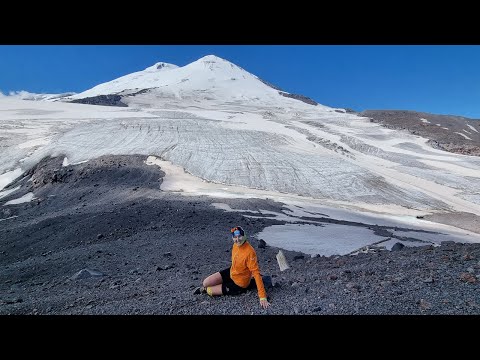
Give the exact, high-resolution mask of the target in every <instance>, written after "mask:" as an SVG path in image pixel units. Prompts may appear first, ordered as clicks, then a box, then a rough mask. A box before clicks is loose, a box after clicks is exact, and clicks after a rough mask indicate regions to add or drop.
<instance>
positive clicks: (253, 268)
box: [230, 241, 267, 299]
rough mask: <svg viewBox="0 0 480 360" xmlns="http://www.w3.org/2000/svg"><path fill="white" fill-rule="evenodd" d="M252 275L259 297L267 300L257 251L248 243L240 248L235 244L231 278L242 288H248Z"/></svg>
mask: <svg viewBox="0 0 480 360" xmlns="http://www.w3.org/2000/svg"><path fill="white" fill-rule="evenodd" d="M252 274H253V277H254V278H255V283H256V284H257V290H258V297H259V298H260V299H262V298H264V299H266V298H267V293H266V291H265V286H264V285H263V280H262V275H261V274H260V268H259V267H258V262H257V254H256V252H255V249H254V248H253V247H252V245H250V244H249V243H248V241H245V242H244V243H243V244H242V245H240V246H238V245H236V244H233V247H232V266H231V267H230V277H231V278H232V280H233V282H234V283H235V284H237V285H238V286H240V287H242V288H246V287H247V286H248V285H249V284H250V280H251V279H252Z"/></svg>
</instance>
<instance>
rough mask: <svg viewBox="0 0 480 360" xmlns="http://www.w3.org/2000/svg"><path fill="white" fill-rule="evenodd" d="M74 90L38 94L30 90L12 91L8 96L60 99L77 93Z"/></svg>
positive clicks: (41, 99)
mask: <svg viewBox="0 0 480 360" xmlns="http://www.w3.org/2000/svg"><path fill="white" fill-rule="evenodd" d="M75 94H76V93H74V92H66V93H61V94H37V93H31V92H28V91H12V92H10V93H9V94H8V96H10V97H12V98H17V99H22V100H32V101H58V100H62V99H64V98H68V97H70V96H73V95H75Z"/></svg>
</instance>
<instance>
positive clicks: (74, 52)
mask: <svg viewBox="0 0 480 360" xmlns="http://www.w3.org/2000/svg"><path fill="white" fill-rule="evenodd" d="M210 54H213V55H217V56H219V57H222V58H224V59H226V60H229V61H231V62H233V63H235V64H237V65H239V66H241V67H242V68H244V69H245V70H247V71H249V72H251V73H253V74H254V75H257V76H259V77H260V78H262V79H264V80H266V81H268V82H270V83H272V84H274V85H276V86H279V87H280V88H282V89H283V90H285V91H288V92H291V93H297V94H302V95H305V96H308V97H310V98H312V99H314V100H316V101H317V102H319V103H321V104H323V105H327V106H332V107H341V108H351V109H354V110H357V111H362V110H366V109H402V110H416V111H425V112H431V113H436V114H452V115H461V116H466V117H471V118H478V119H480V66H479V64H480V46H478V45H469V46H460V45H437V46H430V45H412V46H405V45H388V46H387V45H351V46H349V45H178V46H176V45H92V46H90V45H88V46H87V45H32V46H26V45H0V91H2V92H3V93H4V94H7V93H8V92H10V91H20V90H26V91H29V92H34V93H61V92H67V91H74V92H81V91H84V90H87V89H89V88H91V87H93V86H95V85H98V84H100V83H103V82H106V81H110V80H113V79H114V78H117V77H119V76H123V75H126V74H129V73H131V72H135V71H140V70H143V69H144V68H146V67H148V66H151V65H153V64H154V63H156V62H159V61H164V62H168V63H173V64H175V65H178V66H184V65H186V64H188V63H190V62H192V61H195V60H197V59H198V58H200V57H202V56H205V55H210Z"/></svg>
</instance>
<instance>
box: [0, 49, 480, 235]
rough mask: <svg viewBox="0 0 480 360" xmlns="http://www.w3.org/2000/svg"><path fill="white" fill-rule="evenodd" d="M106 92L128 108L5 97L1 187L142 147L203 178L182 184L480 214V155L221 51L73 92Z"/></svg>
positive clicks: (401, 218)
mask: <svg viewBox="0 0 480 360" xmlns="http://www.w3.org/2000/svg"><path fill="white" fill-rule="evenodd" d="M102 97H104V98H105V99H107V98H108V99H110V100H112V99H113V100H112V101H114V102H121V103H122V104H126V105H128V107H124V108H121V107H111V106H109V107H107V106H91V105H85V104H76V103H65V102H53V103H52V102H35V103H32V102H27V101H21V100H17V99H8V98H7V97H4V98H0V110H1V111H0V130H1V132H2V137H1V138H0V145H1V146H2V154H1V155H0V190H2V188H5V187H7V186H8V184H9V183H11V182H12V181H13V180H14V179H15V178H17V177H19V176H21V175H22V174H24V173H25V171H26V170H28V169H30V168H32V167H33V166H34V165H35V164H37V163H38V162H39V161H40V160H41V159H43V158H45V157H48V156H62V157H65V161H64V165H68V164H76V163H79V162H82V161H87V160H90V159H94V158H97V157H99V156H102V155H131V154H143V155H148V156H151V157H154V158H156V159H158V160H159V161H168V162H170V163H171V164H173V166H177V167H180V168H181V169H182V171H185V172H186V173H187V174H190V175H192V176H193V177H194V178H195V179H196V180H198V182H199V184H197V185H195V186H192V187H188V186H185V185H184V184H182V185H181V186H178V189H181V191H182V193H188V192H189V191H191V192H196V193H200V194H207V195H212V194H214V195H215V196H219V194H223V195H222V196H225V194H228V195H226V196H247V197H248V196H251V197H254V196H264V197H268V198H273V199H276V200H277V201H282V202H287V201H293V200H292V199H295V201H297V204H298V202H299V203H302V204H304V205H302V208H304V209H305V208H307V205H305V204H313V203H315V204H317V205H319V204H321V206H328V207H331V208H333V209H344V210H345V209H346V210H345V211H349V212H351V213H355V214H357V215H358V212H361V213H362V214H369V215H368V216H371V218H372V219H374V220H372V222H373V223H375V224H378V223H379V222H381V221H383V220H379V219H380V218H383V219H385V217H392V216H393V217H395V221H396V222H397V223H398V224H402V223H403V224H409V225H410V226H411V225H412V224H414V223H415V224H416V222H417V221H418V220H416V217H415V216H420V215H421V216H423V215H425V214H433V213H437V212H463V213H470V214H474V215H475V216H480V192H479V191H480V190H479V189H480V158H479V157H474V156H465V155H459V154H452V153H448V152H445V151H442V150H440V149H435V148H432V147H431V146H430V145H429V144H428V143H427V142H428V139H426V138H424V137H420V136H415V135H412V134H409V133H407V132H406V131H401V130H394V129H387V128H385V127H383V126H381V125H380V124H377V123H375V122H372V121H370V119H369V118H367V117H361V116H358V115H356V114H351V113H347V112H346V111H345V110H343V109H334V108H331V107H328V106H323V105H320V104H312V103H308V102H306V101H305V98H302V97H301V96H298V95H293V94H289V93H287V92H283V91H281V90H279V89H277V88H274V87H272V86H270V85H268V84H266V83H265V82H263V81H262V80H260V79H259V78H258V77H257V76H255V75H252V74H250V73H249V72H247V71H246V70H244V69H242V68H240V67H238V66H236V65H235V64H232V63H230V62H228V61H227V60H224V59H221V58H218V57H216V56H212V55H209V56H206V57H203V58H201V59H199V60H197V61H195V62H193V63H191V64H188V65H186V66H183V67H178V66H176V65H172V64H167V63H156V64H155V65H153V66H151V67H148V68H147V69H145V70H143V71H139V72H136V73H133V74H129V75H125V76H123V77H120V78H118V79H115V80H112V81H110V82H107V83H104V84H100V85H98V86H95V87H94V88H92V89H90V90H87V91H84V92H82V93H79V94H76V95H72V96H69V97H67V98H64V99H62V101H65V100H70V101H71V100H73V101H76V102H87V103H88V102H90V101H91V99H96V100H95V101H99V99H100V100H101V101H103V98H102ZM88 99H90V100H88ZM93 103H95V102H93ZM97 103H98V102H97ZM419 121H421V120H419ZM472 126H473V128H468V129H469V130H468V131H470V132H472V133H476V132H478V131H480V125H476V124H475V125H472ZM467 135H468V134H467ZM152 162H153V163H154V162H155V161H153V160H152ZM162 164H163V163H162ZM162 166H166V165H162ZM166 183H168V181H165V182H164V185H165V184H166ZM206 184H208V185H206ZM189 189H190V190H189ZM192 189H193V190H192ZM6 191H10V192H11V191H14V189H12V188H8V190H6ZM1 196H2V193H0V197H1ZM3 196H6V194H5V193H4V194H3ZM308 206H310V205H308ZM322 211H326V210H322ZM335 211H337V210H335ZM335 211H334V212H332V213H331V214H333V213H335ZM335 214H337V215H338V212H337V213H335ZM357 215H355V216H357ZM304 216H309V215H308V214H307V213H306V214H305V215H304ZM332 216H333V215H332ZM362 216H363V215H362ZM417 225H418V224H417ZM422 226H425V225H424V224H422ZM399 231H400V230H399ZM467 239H468V236H467ZM470 239H473V237H470Z"/></svg>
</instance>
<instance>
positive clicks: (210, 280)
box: [203, 272, 223, 287]
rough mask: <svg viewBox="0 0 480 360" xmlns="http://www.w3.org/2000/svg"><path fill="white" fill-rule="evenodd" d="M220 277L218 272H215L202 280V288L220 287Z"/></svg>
mask: <svg viewBox="0 0 480 360" xmlns="http://www.w3.org/2000/svg"><path fill="white" fill-rule="evenodd" d="M222 282H223V281H222V275H220V273H219V272H216V273H215V274H212V275H210V276H209V277H207V278H206V279H205V280H203V286H204V287H207V286H215V285H221V284H222Z"/></svg>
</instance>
